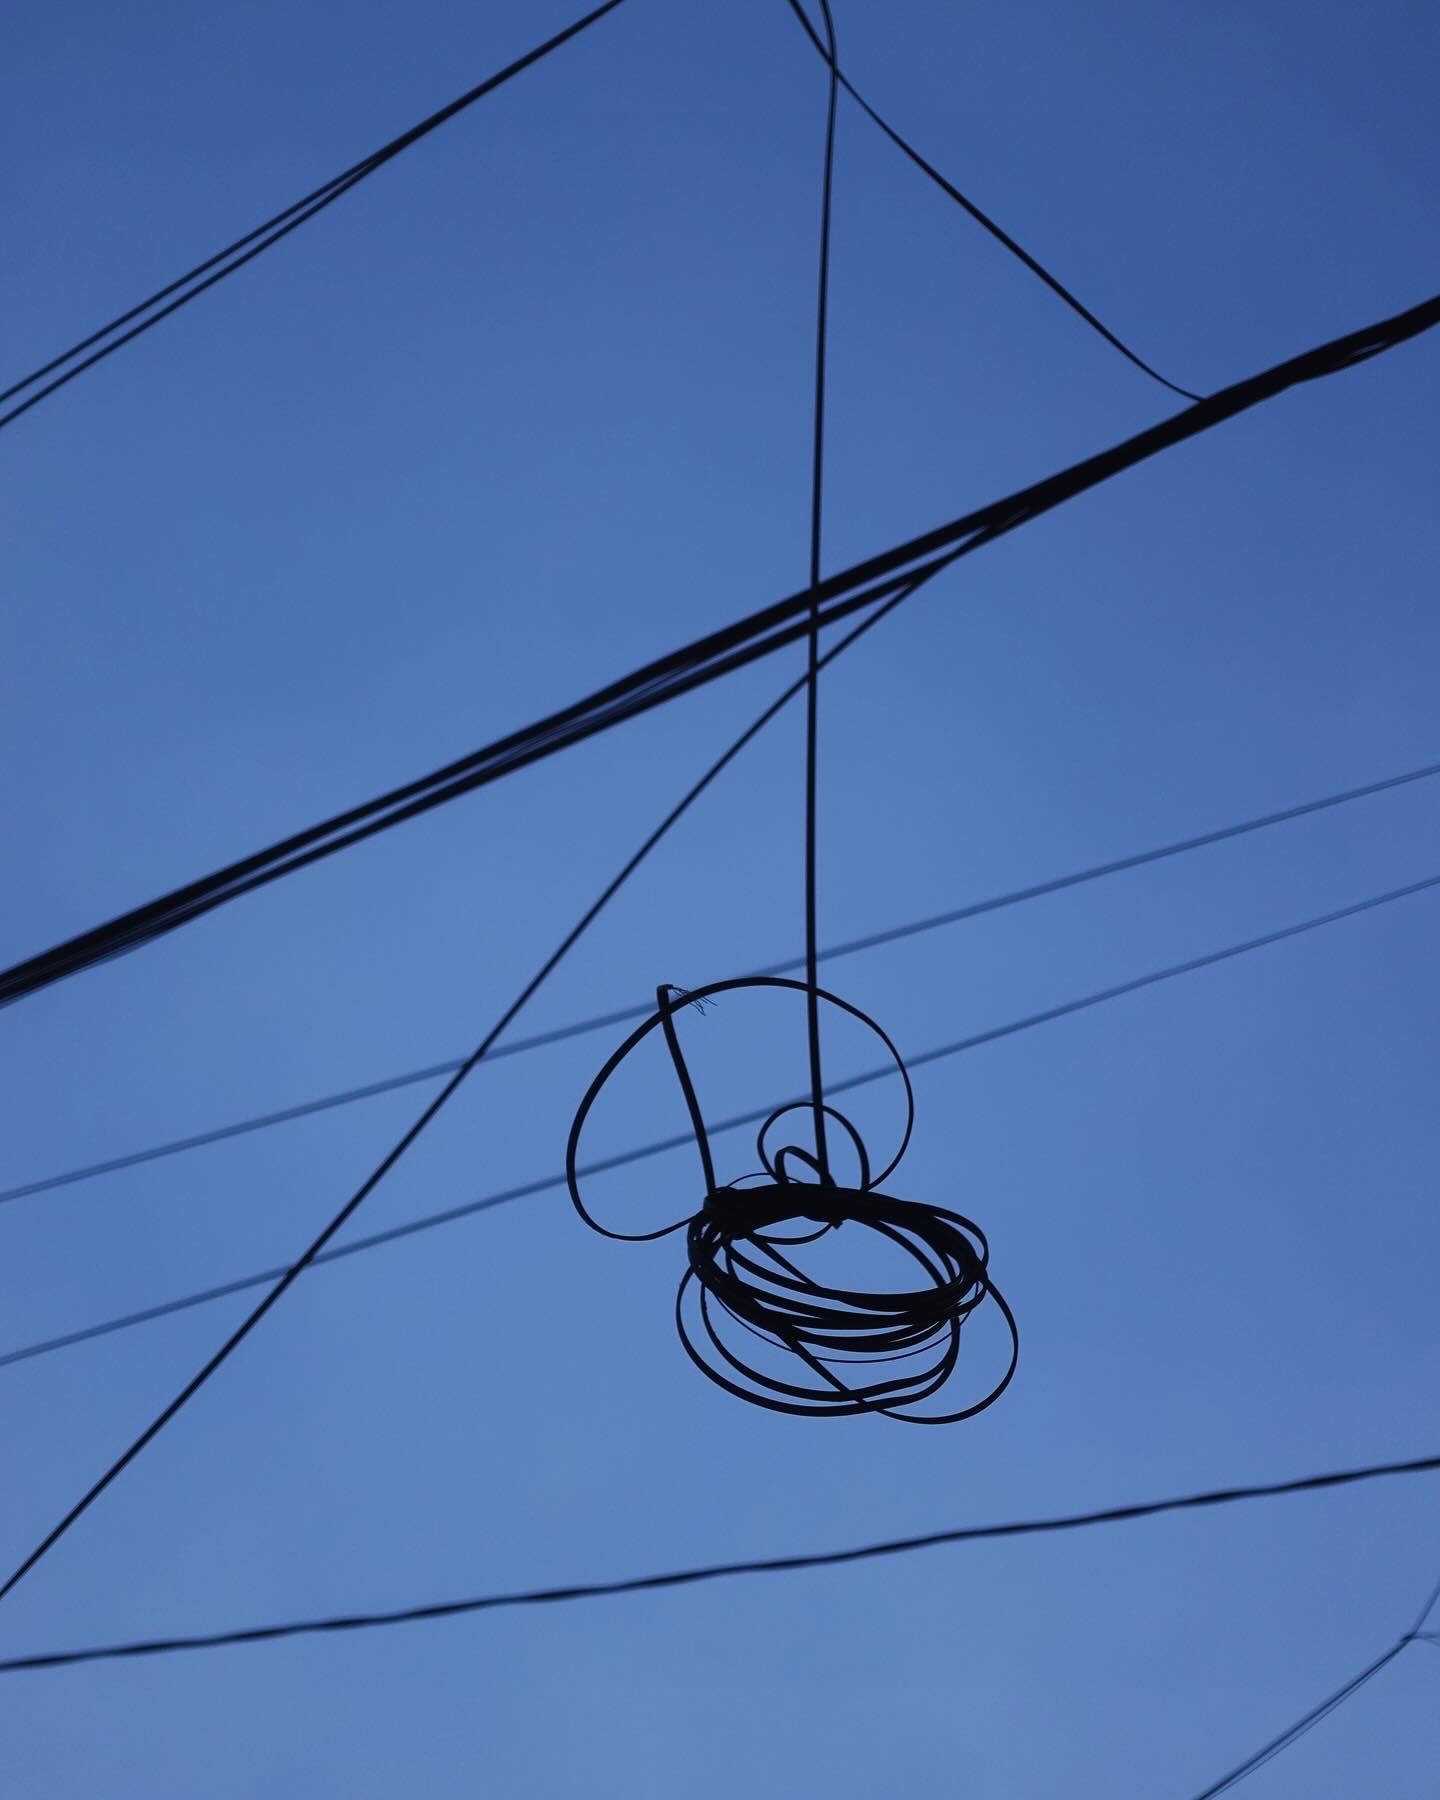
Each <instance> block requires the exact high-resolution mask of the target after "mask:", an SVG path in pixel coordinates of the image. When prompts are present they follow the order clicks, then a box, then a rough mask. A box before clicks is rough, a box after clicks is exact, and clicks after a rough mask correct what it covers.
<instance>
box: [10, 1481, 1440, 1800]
mask: <svg viewBox="0 0 1440 1800" xmlns="http://www.w3.org/2000/svg"><path fill="white" fill-rule="evenodd" d="M1437 1469H1440V1456H1419V1457H1413V1458H1411V1459H1410V1460H1408V1461H1405V1462H1389V1463H1370V1464H1368V1465H1366V1466H1365V1467H1364V1468H1358V1469H1337V1470H1332V1471H1328V1472H1326V1473H1325V1474H1321V1475H1301V1476H1298V1477H1296V1478H1295V1479H1293V1480H1290V1481H1269V1482H1263V1483H1255V1484H1252V1485H1250V1486H1248V1487H1232V1488H1213V1489H1211V1490H1209V1491H1208V1492H1206V1493H1199V1494H1182V1495H1178V1496H1176V1497H1174V1498H1171V1499H1166V1500H1144V1501H1139V1502H1137V1503H1135V1504H1134V1505H1130V1506H1110V1507H1105V1508H1104V1509H1102V1510H1100V1511H1095V1512H1081V1513H1064V1514H1061V1515H1059V1516H1057V1517H1053V1518H1046V1519H1019V1520H1011V1521H1007V1522H1005V1523H1003V1524H998V1525H962V1526H959V1527H957V1528H955V1529H953V1530H949V1531H928V1532H925V1533H923V1534H920V1535H917V1536H915V1537H902V1538H887V1539H885V1540H883V1541H882V1542H880V1543H874V1544H861V1545H857V1546H853V1547H851V1548H850V1549H847V1550H816V1551H810V1552H807V1553H802V1554H800V1555H797V1556H769V1557H756V1558H752V1559H748V1560H746V1561H743V1562H727V1563H709V1564H706V1565H704V1566H702V1567H699V1568H690V1569H673V1570H669V1571H667V1572H666V1573H665V1574H661V1575H632V1576H630V1577H628V1578H626V1579H622V1580H619V1581H595V1582H586V1583H583V1584H580V1585H575V1586H570V1587H553V1588H530V1589H525V1590H521V1591H519V1592H516V1593H509V1594H482V1595H479V1596H477V1597H475V1598H473V1599H466V1600H441V1601H437V1602H434V1603H432V1604H431V1605H428V1606H407V1607H403V1608H399V1609H397V1610H395V1611H392V1612H371V1613H349V1614H343V1615H339V1616H336V1617H331V1618H324V1619H297V1620H294V1621H292V1622H290V1623H287V1624H283V1625H252V1626H249V1627H246V1628H242V1629H240V1630H238V1631H214V1632H205V1633H197V1634H195V1635H193V1636H188V1637H171V1638H143V1639H138V1640H136V1641H134V1642H131V1643H123V1644H100V1645H95V1646H93V1647H91V1648H88V1649H84V1650H52V1651H48V1652H44V1653H41V1654H39V1655H32V1656H11V1657H6V1658H5V1659H4V1660H0V1675H11V1674H16V1673H18V1672H20V1671H21V1670H37V1669H63V1668H73V1667H74V1666H75V1665H76V1664H77V1663H90V1662H114V1661H118V1660H120V1659H122V1658H127V1657H136V1656H161V1655H167V1654H173V1653H176V1652H179V1651H186V1650H215V1649H220V1648H223V1647H225V1646H233V1645H237V1644H262V1643H273V1642H275V1641H276V1640H277V1639H280V1638H290V1637H306V1636H314V1635H318V1634H320V1633H324V1632H338V1631H369V1630H374V1629H375V1628H376V1627H378V1626H383V1625H418V1624H424V1623H426V1622H428V1621H430V1620H434V1619H453V1618H456V1617H458V1616H459V1615H461V1614H463V1613H477V1612H493V1611H496V1610H498V1609H499V1608H500V1607H505V1606H546V1605H557V1604H561V1603H564V1602H566V1601H572V1600H599V1599H604V1598H606V1597H610V1596H614V1595H618V1594H638V1593H646V1592H651V1591H653V1590H655V1589H657V1588H674V1587H693V1586H694V1585H695V1584H696V1583H698V1582H702V1581H721V1580H728V1579H729V1578H730V1577H732V1576H735V1575H781V1574H789V1573H791V1572H793V1571H795V1570H797V1569H823V1568H834V1567H836V1566H838V1565H839V1564H842V1563H854V1562H866V1561H868V1560H870V1559H871V1558H873V1557H878V1556H902V1555H905V1554H906V1553H907V1552H909V1551H912V1550H931V1549H936V1548H938V1547H939V1546H940V1545H942V1544H971V1543H979V1542H981V1541H983V1540H985V1539H994V1538H1015V1537H1039V1536H1043V1535H1048V1534H1050V1533H1053V1532H1057V1531H1078V1530H1083V1529H1085V1528H1087V1527H1089V1526H1092V1525H1121V1524H1125V1523H1128V1522H1129V1521H1130V1520H1133V1519H1150V1518H1156V1517H1158V1516H1159V1515H1160V1514H1162V1513H1173V1512H1187V1511H1190V1510H1193V1509H1198V1508H1202V1507H1210V1506H1234V1505H1237V1504H1239V1503H1241V1502H1243V1501H1250V1500H1268V1499H1275V1498H1277V1497H1279V1496H1281V1495H1285V1494H1307V1493H1317V1492H1320V1491H1321V1490H1323V1489H1326V1488H1336V1487H1348V1486H1350V1485H1352V1484H1353V1483H1355V1482H1360V1481H1375V1480H1378V1479H1379V1478H1380V1477H1381V1476H1385V1475H1422V1474H1430V1473H1433V1472H1434V1471H1435V1470H1437ZM1213 1791H1215V1790H1212V1792H1213Z"/></svg>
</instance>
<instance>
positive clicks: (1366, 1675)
mask: <svg viewBox="0 0 1440 1800" xmlns="http://www.w3.org/2000/svg"><path fill="white" fill-rule="evenodd" d="M1437 1600H1440V1582H1437V1583H1436V1585H1435V1587H1434V1588H1433V1589H1432V1590H1431V1593H1430V1598H1429V1599H1428V1600H1427V1601H1426V1603H1425V1605H1424V1606H1423V1607H1422V1608H1421V1609H1420V1616H1419V1618H1417V1619H1416V1621H1415V1623H1414V1625H1412V1626H1411V1628H1410V1630H1409V1631H1407V1632H1406V1633H1405V1634H1404V1636H1403V1637H1399V1638H1397V1639H1396V1640H1395V1642H1394V1643H1393V1644H1392V1645H1391V1646H1390V1648H1389V1649H1388V1650H1387V1651H1385V1653H1384V1655H1382V1656H1377V1657H1376V1658H1375V1660H1374V1662H1372V1663H1369V1664H1367V1665H1366V1667H1365V1668H1363V1669H1362V1670H1361V1671H1360V1673H1359V1674H1358V1675H1352V1676H1351V1677H1350V1679H1349V1681H1347V1682H1346V1683H1345V1684H1344V1685H1343V1686H1342V1687H1338V1688H1336V1690H1335V1692H1334V1693H1333V1694H1329V1695H1327V1696H1326V1698H1325V1699H1323V1700H1322V1701H1321V1702H1320V1704H1319V1705H1318V1706H1313V1707H1311V1709H1310V1711H1309V1712H1307V1713H1306V1714H1304V1716H1303V1717H1302V1718H1299V1719H1297V1720H1296V1721H1295V1723H1294V1724H1293V1725H1289V1726H1287V1727H1286V1728H1285V1730H1284V1731H1282V1732H1281V1733H1280V1735H1279V1736H1278V1737H1273V1738H1271V1739H1270V1741H1269V1743H1268V1744H1263V1745H1262V1746H1261V1747H1260V1749H1258V1750H1257V1751H1255V1752H1254V1754H1253V1755H1251V1756H1247V1757H1246V1758H1245V1761H1244V1762H1243V1763H1239V1764H1238V1765H1237V1766H1236V1767H1235V1768H1233V1769H1231V1771H1230V1773H1229V1774H1228V1775H1222V1776H1221V1777H1220V1779H1219V1781H1217V1782H1214V1783H1213V1784H1212V1785H1211V1786H1210V1787H1207V1788H1206V1789H1205V1790H1204V1792H1203V1793H1199V1794H1197V1795H1196V1796H1195V1800H1215V1796H1216V1795H1217V1794H1224V1793H1227V1792H1228V1791H1229V1790H1230V1789H1231V1788H1234V1787H1238V1786H1239V1785H1240V1783H1241V1782H1242V1781H1244V1779H1245V1777H1246V1776H1247V1775H1253V1774H1254V1773H1255V1771H1256V1770H1257V1769H1259V1768H1263V1767H1264V1765H1265V1764H1266V1763H1268V1762H1269V1761H1270V1760H1271V1759H1272V1758H1273V1757H1276V1756H1279V1754H1280V1753H1281V1751H1282V1750H1288V1749H1289V1748H1290V1746H1291V1745H1292V1744H1293V1743H1295V1742H1296V1741H1297V1740H1298V1739H1300V1738H1302V1737H1304V1735H1305V1733H1306V1732H1307V1731H1309V1730H1310V1729H1311V1728H1312V1726H1315V1725H1318V1724H1319V1723H1320V1721H1321V1720H1322V1719H1324V1718H1328V1717H1329V1715H1330V1714H1331V1713H1332V1712H1334V1711H1335V1709H1336V1707H1337V1706H1343V1705H1344V1704H1345V1702H1346V1701H1347V1700H1348V1699H1349V1698H1350V1696H1351V1695H1352V1694H1356V1693H1358V1692H1359V1691H1360V1689H1361V1688H1362V1687H1364V1685H1365V1683H1366V1682H1367V1681H1370V1680H1372V1679H1373V1678H1374V1677H1375V1676H1376V1675H1378V1674H1379V1673H1380V1671H1381V1670H1382V1669H1383V1668H1384V1667H1385V1666H1386V1664H1387V1663H1392V1662H1394V1660H1395V1658H1396V1657H1397V1656H1398V1655H1399V1654H1400V1652H1401V1651H1402V1650H1404V1649H1405V1648H1406V1646H1407V1645H1410V1644H1413V1643H1415V1642H1416V1641H1417V1640H1418V1639H1420V1638H1421V1637H1423V1636H1424V1633H1423V1632H1422V1630H1421V1627H1422V1626H1423V1625H1424V1623H1425V1621H1426V1620H1427V1619H1428V1618H1429V1617H1430V1614H1431V1613H1432V1612H1433V1611H1434V1608H1435V1603H1436V1601H1437Z"/></svg>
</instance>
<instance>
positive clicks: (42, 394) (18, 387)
mask: <svg viewBox="0 0 1440 1800" xmlns="http://www.w3.org/2000/svg"><path fill="white" fill-rule="evenodd" d="M619 5H620V0H605V4H604V5H603V6H597V7H596V8H595V10H594V11H593V12H589V13H587V14H586V15H585V17H584V18H583V19H577V20H576V21H575V23H574V24H573V25H567V26H566V27H565V29H564V30H563V31H558V32H556V33H555V35H554V36H553V37H551V38H547V39H546V41H545V42H544V43H543V44H538V45H537V46H536V47H535V48H534V49H533V50H528V51H527V52H526V53H525V55H524V56H521V57H519V58H517V60H516V61H514V62H512V63H510V64H508V65H507V66H506V67H505V68H503V69H501V70H499V71H498V73H496V74H494V75H491V76H489V77H488V78H487V79H486V80H484V81H482V82H480V83H479V84H478V86H476V87H473V88H471V89H469V91H468V92H467V93H464V94H461V95H460V97H459V98H458V99H456V100H452V101H451V102H450V103H449V105H448V106H442V107H441V108H440V110H439V111H438V112H433V113H431V114H430V115H429V117H428V118H425V119H422V120H421V121H420V123H419V124H418V125H412V126H411V127H410V129H409V130H408V131H402V132H401V134H400V135H399V137H396V138H392V139H391V140H390V142H389V143H388V144H384V145H382V146H381V147H380V149H378V150H375V151H372V152H371V154H370V155H369V156H365V157H362V158H361V159H360V161H359V162H358V163H352V164H351V166H350V167H349V168H348V169H345V170H342V172H341V173H340V174H339V175H335V176H332V178H331V179H330V180H329V181H327V182H324V183H323V184H322V185H321V186H320V187H318V188H315V189H313V190H312V191H311V192H310V193H308V194H306V195H305V196H304V197H303V198H302V199H300V200H296V201H294V202H292V203H291V205H289V206H287V207H286V208H285V209H284V211H283V212H278V213H276V214H275V216H274V217H273V218H271V219H267V220H266V221H265V223H264V224H263V225H257V226H256V227H255V228H254V230H253V231H247V232H246V233H245V235H244V237H241V238H237V239H236V240H235V242H234V243H233V244H227V245H226V247H225V248H224V249H223V250H217V251H216V252H215V254H214V255H213V256H209V257H207V258H206V259H205V261H204V262H202V263H197V264H196V265H195V267H194V268H193V269H190V270H187V271H186V273H185V274H184V275H181V276H178V277H177V278H176V279H175V280H174V281H171V282H167V284H166V285H165V286H164V287H162V288H158V289H157V290H156V291H155V293H153V294H151V295H150V296H149V297H148V298H147V299H145V300H142V301H140V302H139V303H138V304H137V305H135V306H132V307H130V308H128V309H127V310H126V311H125V312H123V313H120V314H118V315H117V316H116V317H115V318H113V319H111V320H110V322H109V324H108V325H102V326H101V327H100V329H99V330H98V331H92V332H91V333H90V335H89V336H88V337H84V338H81V340H80V341H79V343H77V344H72V345H71V346H70V348H69V349H68V350H66V351H63V352H62V353H61V354H60V355H59V356H56V357H52V358H51V360H50V361H49V362H47V363H44V364H42V365H41V367H40V368H38V369H33V370H31V372H30V374H28V375H26V376H24V377H23V378H22V379H21V380H19V381H17V382H15V383H13V384H12V385H11V386H10V387H8V388H6V389H5V390H4V392H3V393H0V405H3V404H4V403H5V402H6V401H7V400H13V399H14V398H15V397H16V395H18V394H22V393H24V392H25V390H26V389H27V388H34V389H36V391H35V392H34V393H31V394H29V395H28V396H27V398H25V399H24V400H21V401H20V402H19V404H18V405H15V406H12V407H11V408H10V410H9V411H8V412H6V413H0V429H3V428H4V427H5V426H6V425H9V424H12V423H13V422H14V421H15V420H16V419H18V418H20V417H21V415H22V414H24V413H27V412H29V411H30V409H31V407H34V406H38V405H39V404H40V402H41V401H42V400H44V399H46V398H48V396H49V395H51V394H53V393H55V392H56V390H57V389H59V388H62V387H64V386H65V385H66V384H67V383H68V382H71V381H73V380H74V379H75V377H76V376H77V375H83V374H84V372H85V371H86V370H87V369H92V368H94V366H95V365H96V363H100V362H104V360H105V359H106V357H108V356H113V355H114V354H115V352H116V351H117V350H119V349H121V348H122V347H123V346H124V345H126V344H129V343H132V342H133V341H134V340H135V339H136V338H137V337H141V336H143V334H144V333H145V332H147V331H149V330H151V329H152V327H154V326H156V325H158V324H159V323H160V322H161V320H162V319H168V318H169V317H170V315H171V314H172V313H175V312H178V311H179V310H180V308H181V307H182V306H188V305H189V304H190V302H191V301H192V300H195V299H198V298H199V296H200V295H201V294H204V293H207V292H208V291H209V290H210V289H211V288H212V287H214V286H215V285H216V284H217V283H218V282H221V281H223V280H224V279H225V278H226V276H227V275H233V274H234V273H235V271H236V270H237V269H243V268H244V266H245V265H246V263H249V262H253V261H254V259H255V258H256V257H257V256H259V255H261V253H262V252H263V251H266V250H268V249H270V247H271V246H272V245H273V244H278V243H279V242H280V240H281V239H282V238H285V237H288V236H289V235H290V233H291V232H292V231H294V230H296V229H297V228H298V227H299V226H301V225H305V224H308V223H309V221H310V220H311V219H313V218H314V217H315V215H316V214H317V213H320V212H323V211H324V210H325V208H326V207H327V206H330V205H333V203H334V202H335V201H336V200H338V199H339V198H340V197H341V195H342V194H348V193H349V192H350V190H351V188H353V187H357V186H358V185H359V184H360V183H361V182H362V181H364V180H366V178H367V177H368V176H371V175H373V174H374V173H375V171H376V170H377V169H382V168H384V166H385V165H386V163H388V162H392V161H393V160H394V159H395V158H396V157H397V156H399V155H400V153H401V152H402V151H404V150H408V149H409V148H410V146H411V145H412V144H418V143H419V142H420V140H421V139H422V138H425V137H429V135H430V133H431V132H432V131H436V130H438V129H439V128H440V126H442V125H445V124H448V122H449V121H450V120H451V119H453V118H455V117H456V115H457V114H459V113H462V112H464V111H466V110H467V108H469V107H471V106H473V105H474V104H475V103H476V101H477V100H483V99H484V98H485V96H486V95H487V94H493V93H494V92H495V90H496V88H498V87H503V86H504V84H505V83H506V82H507V81H509V80H511V79H512V77H514V76H516V75H519V74H522V73H523V72H524V71H525V70H526V69H528V68H531V67H532V66H533V65H534V64H535V63H538V62H541V61H543V59H544V58H545V57H547V56H549V55H550V53H551V52H552V51H554V50H558V49H559V48H560V47H561V46H562V45H563V44H566V43H568V42H569V41H570V39H571V38H573V37H577V36H578V35H579V34H580V33H581V32H582V31H584V30H585V29H586V28H587V27H588V26H590V25H593V24H595V23H596V22H597V21H598V20H600V19H603V18H604V17H605V15H606V13H610V12H614V10H615V8H616V7H617V6H619ZM126 326H129V327H130V329H129V330H126V329H125V327H126ZM107 339H108V340H110V341H109V342H106V340H107ZM97 346H99V347H98V348H97ZM86 351H89V352H90V353H91V354H89V355H88V356H87V355H86V354H85V353H86ZM67 364H68V365H69V367H67V366H66V365H67ZM57 371H63V372H61V373H57ZM47 376H54V379H53V380H51V381H46V377H47ZM41 382H45V385H44V386H43V387H40V386H39V385H38V384H39V383H41Z"/></svg>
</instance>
